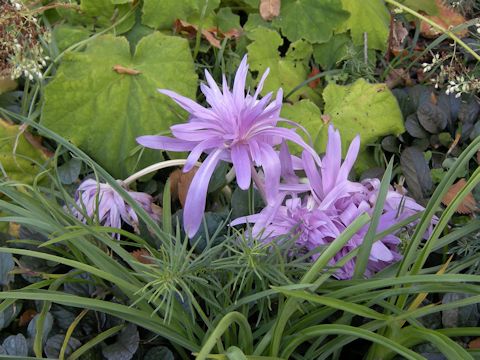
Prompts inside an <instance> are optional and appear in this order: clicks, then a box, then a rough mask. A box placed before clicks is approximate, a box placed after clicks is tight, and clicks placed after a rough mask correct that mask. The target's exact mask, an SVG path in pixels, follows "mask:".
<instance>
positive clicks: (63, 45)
mask: <svg viewBox="0 0 480 360" xmlns="http://www.w3.org/2000/svg"><path fill="white" fill-rule="evenodd" d="M90 35H91V31H90V30H88V29H87V28H85V27H83V26H72V25H67V24H59V25H57V26H55V27H54V28H53V31H52V36H53V39H54V41H55V44H56V45H57V48H58V50H59V51H64V50H66V49H67V48H69V47H70V46H72V45H74V44H76V43H78V42H80V41H82V40H84V39H86V38H88V37H89V36H90Z"/></svg>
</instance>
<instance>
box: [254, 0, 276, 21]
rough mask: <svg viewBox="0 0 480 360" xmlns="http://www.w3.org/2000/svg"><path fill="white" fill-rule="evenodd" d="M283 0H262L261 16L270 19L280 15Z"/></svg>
mask: <svg viewBox="0 0 480 360" xmlns="http://www.w3.org/2000/svg"><path fill="white" fill-rule="evenodd" d="M280 7H281V0H260V9H259V10H260V16H261V17H262V19H263V20H266V21H270V20H273V18H276V17H277V16H279V15H280Z"/></svg>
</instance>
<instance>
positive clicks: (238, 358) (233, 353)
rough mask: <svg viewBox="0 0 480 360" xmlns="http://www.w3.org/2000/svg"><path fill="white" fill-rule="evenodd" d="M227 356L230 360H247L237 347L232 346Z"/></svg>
mask: <svg viewBox="0 0 480 360" xmlns="http://www.w3.org/2000/svg"><path fill="white" fill-rule="evenodd" d="M226 355H227V359H228V360H247V357H246V356H245V354H244V353H243V351H242V350H240V349H239V348H238V347H236V346H230V347H229V348H228V349H227V352H226Z"/></svg>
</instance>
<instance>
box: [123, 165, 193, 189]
mask: <svg viewBox="0 0 480 360" xmlns="http://www.w3.org/2000/svg"><path fill="white" fill-rule="evenodd" d="M186 162H187V160H186V159H178V160H167V161H162V162H159V163H156V164H153V165H150V166H147V167H146V168H145V169H142V170H140V171H139V172H136V173H135V174H133V175H131V176H129V177H128V178H126V179H125V180H123V181H122V183H123V184H124V185H125V186H128V185H129V184H131V183H132V182H134V181H135V180H137V179H140V178H141V177H142V176H145V175H147V174H150V173H151V172H154V171H157V170H160V169H165V168H167V167H171V166H180V165H185V163H186ZM196 165H197V166H200V165H201V163H199V162H197V163H196Z"/></svg>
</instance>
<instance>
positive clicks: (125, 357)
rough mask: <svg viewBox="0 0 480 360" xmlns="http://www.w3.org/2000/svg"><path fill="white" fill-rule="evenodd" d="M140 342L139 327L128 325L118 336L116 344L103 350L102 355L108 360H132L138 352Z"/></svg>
mask: <svg viewBox="0 0 480 360" xmlns="http://www.w3.org/2000/svg"><path fill="white" fill-rule="evenodd" d="M139 342H140V337H139V334H138V330H137V327H136V326H135V325H133V324H128V325H127V326H126V327H125V328H124V329H123V330H122V332H121V333H120V334H119V335H118V336H117V341H116V342H115V343H114V344H111V345H108V346H107V347H105V348H103V349H102V354H103V356H105V358H106V359H107V360H130V359H131V358H132V357H133V355H135V353H136V352H137V349H138V345H139Z"/></svg>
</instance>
